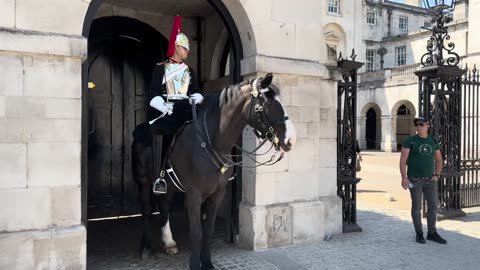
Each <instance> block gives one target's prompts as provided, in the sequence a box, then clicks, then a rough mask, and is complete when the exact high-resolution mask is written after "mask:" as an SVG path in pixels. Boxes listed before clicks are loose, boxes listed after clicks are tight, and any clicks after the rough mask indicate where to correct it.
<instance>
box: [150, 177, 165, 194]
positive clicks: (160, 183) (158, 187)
mask: <svg viewBox="0 0 480 270" xmlns="http://www.w3.org/2000/svg"><path fill="white" fill-rule="evenodd" d="M165 193H167V182H166V181H165V171H162V172H161V173H160V177H159V178H157V180H155V182H154V183H153V194H156V195H161V194H165Z"/></svg>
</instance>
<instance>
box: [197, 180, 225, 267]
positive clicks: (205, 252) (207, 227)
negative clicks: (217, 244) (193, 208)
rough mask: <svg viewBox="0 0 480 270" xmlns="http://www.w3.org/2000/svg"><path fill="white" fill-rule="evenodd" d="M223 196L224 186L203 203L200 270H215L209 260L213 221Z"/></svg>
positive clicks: (213, 229)
mask: <svg viewBox="0 0 480 270" xmlns="http://www.w3.org/2000/svg"><path fill="white" fill-rule="evenodd" d="M224 194H225V186H222V187H220V188H219V189H218V190H217V191H216V192H215V193H214V194H213V195H212V196H211V197H209V198H208V199H207V200H206V201H205V203H204V218H205V219H204V220H203V222H202V223H203V225H202V228H203V238H202V251H201V254H200V261H201V263H202V270H208V269H215V267H213V264H212V259H211V252H210V250H211V247H210V245H211V243H212V237H213V234H214V232H215V219H216V217H217V210H218V207H219V206H220V203H222V200H223V196H224Z"/></svg>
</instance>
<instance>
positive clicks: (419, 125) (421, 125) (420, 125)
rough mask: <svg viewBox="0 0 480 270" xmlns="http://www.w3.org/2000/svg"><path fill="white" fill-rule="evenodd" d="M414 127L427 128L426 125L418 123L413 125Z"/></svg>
mask: <svg viewBox="0 0 480 270" xmlns="http://www.w3.org/2000/svg"><path fill="white" fill-rule="evenodd" d="M415 126H416V127H423V126H428V124H427V123H418V124H415Z"/></svg>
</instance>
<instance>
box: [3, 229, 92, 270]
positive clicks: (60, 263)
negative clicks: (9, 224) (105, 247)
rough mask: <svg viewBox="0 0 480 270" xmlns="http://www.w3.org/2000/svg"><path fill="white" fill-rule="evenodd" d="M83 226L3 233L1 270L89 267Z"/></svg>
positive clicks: (85, 234)
mask: <svg viewBox="0 0 480 270" xmlns="http://www.w3.org/2000/svg"><path fill="white" fill-rule="evenodd" d="M86 236H87V233H86V230H85V227H84V226H83V225H78V226H72V227H66V228H65V227H64V228H55V229H47V230H38V231H25V232H7V233H0V269H86V268H87V245H86V243H87V241H86Z"/></svg>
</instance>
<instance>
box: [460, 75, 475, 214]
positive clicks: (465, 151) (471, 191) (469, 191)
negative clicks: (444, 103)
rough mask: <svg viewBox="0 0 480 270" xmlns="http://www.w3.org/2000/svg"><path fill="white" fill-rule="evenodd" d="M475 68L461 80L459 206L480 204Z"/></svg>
mask: <svg viewBox="0 0 480 270" xmlns="http://www.w3.org/2000/svg"><path fill="white" fill-rule="evenodd" d="M479 73H480V72H478V71H477V68H476V67H475V66H474V68H473V70H470V71H468V72H467V74H465V75H464V78H463V81H462V123H461V125H462V131H461V132H462V155H461V162H460V170H461V171H462V172H463V175H462V176H461V180H460V193H461V202H460V203H461V207H462V208H466V207H474V206H480V181H479V179H478V178H479V172H480V146H479V136H480V134H479V128H480V127H479V125H480V114H479V105H480V97H479V95H480V76H479Z"/></svg>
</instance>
